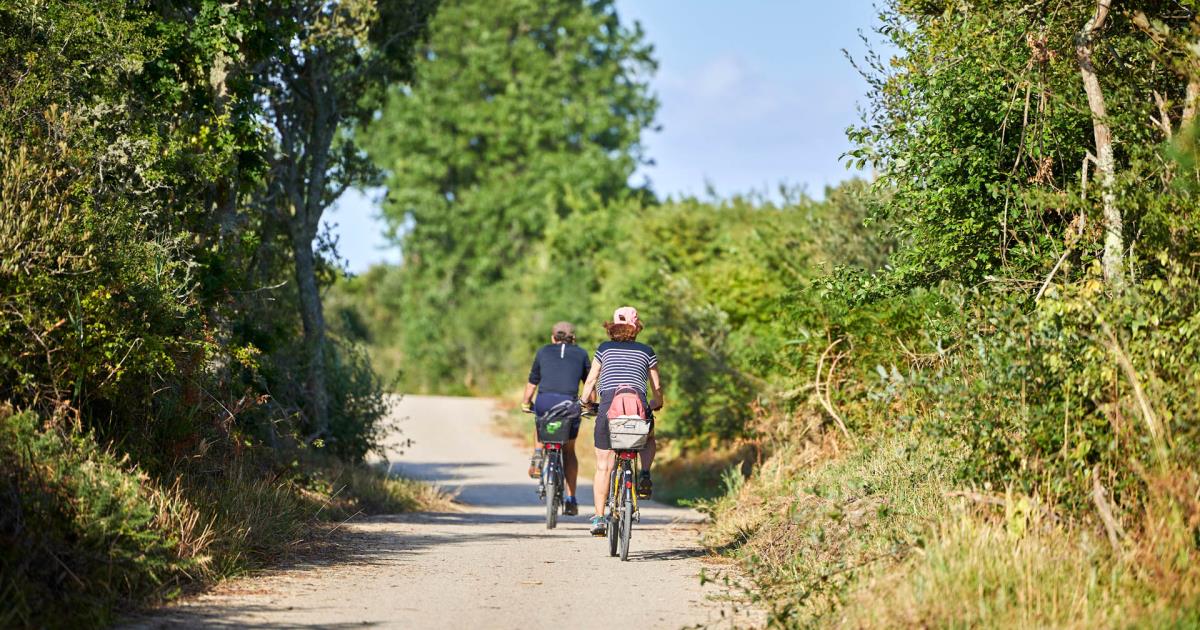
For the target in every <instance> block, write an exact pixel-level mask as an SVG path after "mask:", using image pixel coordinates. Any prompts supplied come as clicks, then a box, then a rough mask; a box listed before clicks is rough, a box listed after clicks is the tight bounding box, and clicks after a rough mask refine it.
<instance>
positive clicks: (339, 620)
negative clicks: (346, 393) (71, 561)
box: [131, 396, 751, 630]
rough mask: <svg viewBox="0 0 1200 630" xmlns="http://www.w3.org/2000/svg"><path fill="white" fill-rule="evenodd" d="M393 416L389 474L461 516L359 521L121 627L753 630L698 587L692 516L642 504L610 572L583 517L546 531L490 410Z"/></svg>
mask: <svg viewBox="0 0 1200 630" xmlns="http://www.w3.org/2000/svg"><path fill="white" fill-rule="evenodd" d="M396 413H398V414H399V415H400V417H401V424H400V426H401V430H402V432H403V437H404V439H405V440H409V439H411V440H412V444H411V445H408V446H404V445H401V444H396V445H394V447H393V449H392V452H391V453H389V458H390V459H391V460H392V461H394V462H399V463H397V464H393V468H394V469H395V470H396V471H397V472H401V473H403V474H405V475H408V476H412V477H418V478H422V479H428V480H430V481H433V482H435V483H438V484H440V485H442V486H443V487H445V488H447V489H449V490H453V491H457V492H458V493H459V499H460V501H462V502H464V503H465V504H466V506H465V507H464V509H463V510H462V511H461V512H454V513H437V514H431V513H422V514H406V515H397V516H384V517H374V518H369V519H364V520H361V521H359V522H356V523H353V524H350V525H348V526H347V527H346V530H347V531H346V533H345V534H343V535H342V536H341V538H340V539H339V543H340V545H339V547H338V551H337V553H335V554H325V556H331V557H322V558H321V559H317V560H311V561H309V562H307V563H300V564H298V565H296V566H292V567H289V568H286V569H281V570H278V571H274V572H270V573H267V574H265V575H260V576H256V577H253V578H246V579H242V580H236V581H233V582H230V583H228V584H224V585H221V586H220V587H218V588H216V589H214V590H213V591H212V592H210V593H208V594H206V595H202V596H200V597H196V598H192V599H189V600H187V601H185V602H181V603H179V604H175V605H172V606H169V607H165V608H163V609H161V610H160V611H158V612H156V613H155V614H154V615H152V616H150V617H146V618H141V619H138V620H136V621H134V622H133V623H132V624H131V627H139V628H160V627H176V626H180V625H182V626H191V627H235V626H236V627H241V626H256V627H272V628H297V627H351V626H353V627H364V626H379V627H392V628H406V629H407V628H520V629H522V630H536V629H539V628H555V629H561V628H565V629H569V630H576V629H578V630H587V629H591V628H613V627H633V628H680V627H684V626H697V625H701V626H710V627H731V626H737V627H745V626H748V625H751V623H750V621H749V619H748V618H746V617H744V616H743V617H740V618H739V617H735V616H734V614H733V609H732V607H731V606H730V605H729V604H727V603H722V601H721V600H723V599H724V598H723V595H724V593H723V591H722V589H721V587H719V586H717V585H716V584H715V583H713V582H710V583H709V584H708V585H706V586H701V584H700V580H699V577H698V576H699V572H700V568H701V563H702V561H703V556H704V553H703V551H702V550H701V548H700V547H699V545H698V544H697V531H698V522H699V520H700V517H699V515H698V514H696V513H695V512H693V511H691V510H685V509H680V508H673V507H667V506H662V505H657V504H653V503H651V504H648V505H645V507H643V509H642V524H641V525H640V527H635V528H634V532H633V541H632V550H631V552H630V557H629V562H620V561H619V560H617V559H616V558H610V557H609V556H608V552H607V543H606V541H605V540H604V539H601V538H593V537H591V536H589V535H588V532H587V523H586V519H585V518H584V516H583V515H581V516H578V517H566V518H562V519H561V520H560V522H559V525H558V528H557V529H554V530H547V529H546V528H545V521H544V507H543V506H542V505H541V503H540V502H539V501H538V500H537V497H536V496H535V494H534V492H533V483H532V482H531V481H530V480H529V478H528V477H527V476H526V475H525V467H526V466H527V465H528V454H527V453H525V452H522V451H521V450H520V449H518V448H517V447H516V446H515V445H514V444H512V443H511V442H510V441H508V440H506V439H504V438H502V437H499V436H497V435H496V434H495V433H494V432H493V431H492V427H491V424H492V413H493V412H492V403H491V402H489V401H487V400H483V399H470V398H447V397H425V396H408V397H405V398H404V399H403V400H402V402H401V403H400V404H399V405H398V408H397V411H396ZM589 425H590V423H589V422H588V421H586V420H585V426H584V430H589V429H590V426H589ZM401 449H403V450H402V451H401ZM579 494H580V497H579V499H580V504H581V506H586V505H590V504H591V498H592V493H591V484H590V483H583V482H582V480H581V483H580V489H579ZM585 512H586V510H585ZM723 612H724V615H723V614H722V613H723Z"/></svg>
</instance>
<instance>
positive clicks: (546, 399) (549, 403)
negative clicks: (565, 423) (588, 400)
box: [533, 392, 583, 440]
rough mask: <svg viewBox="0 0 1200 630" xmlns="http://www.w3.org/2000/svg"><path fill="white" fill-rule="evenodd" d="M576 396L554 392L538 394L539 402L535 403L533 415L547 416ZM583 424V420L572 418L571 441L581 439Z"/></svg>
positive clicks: (576, 417) (577, 417)
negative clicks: (580, 431) (559, 404)
mask: <svg viewBox="0 0 1200 630" xmlns="http://www.w3.org/2000/svg"><path fill="white" fill-rule="evenodd" d="M574 399H575V397H574V396H568V395H567V394H556V393H554V392H538V395H537V400H535V401H534V403H533V413H534V415H535V416H541V415H545V413H546V412H547V411H550V409H552V408H553V407H554V406H555V405H557V404H558V403H561V402H563V401H565V400H574ZM582 424H583V418H581V417H580V416H575V417H574V418H571V434H570V439H572V440H574V439H575V438H577V437H579V427H580V425H582Z"/></svg>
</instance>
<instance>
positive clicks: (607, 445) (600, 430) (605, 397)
mask: <svg viewBox="0 0 1200 630" xmlns="http://www.w3.org/2000/svg"><path fill="white" fill-rule="evenodd" d="M615 393H616V392H615V391H614V390H609V391H607V392H600V410H599V411H598V412H597V413H596V433H595V436H594V438H595V440H596V448H598V449H602V450H605V451H609V450H612V439H611V437H610V436H609V434H608V408H609V407H610V406H611V405H612V401H613V398H615V396H614V394H615ZM638 393H639V394H640V395H641V397H642V404H643V405H645V407H646V415H648V416H650V418H649V419H650V432H651V434H652V435H653V433H654V412H653V411H651V410H650V404H649V403H648V402H646V394H645V393H643V392H638Z"/></svg>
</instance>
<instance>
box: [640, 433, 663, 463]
mask: <svg viewBox="0 0 1200 630" xmlns="http://www.w3.org/2000/svg"><path fill="white" fill-rule="evenodd" d="M657 451H658V443H657V442H655V440H654V429H650V436H649V437H648V438H647V439H646V446H644V447H642V451H641V452H640V453H638V456H639V457H640V458H641V460H642V472H643V473H645V474H649V473H650V464H653V463H654V454H655V453H656V452H657Z"/></svg>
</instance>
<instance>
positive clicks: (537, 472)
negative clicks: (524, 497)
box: [529, 448, 542, 479]
mask: <svg viewBox="0 0 1200 630" xmlns="http://www.w3.org/2000/svg"><path fill="white" fill-rule="evenodd" d="M541 477H542V449H540V448H535V449H533V457H530V458H529V478H530V479H541Z"/></svg>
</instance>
